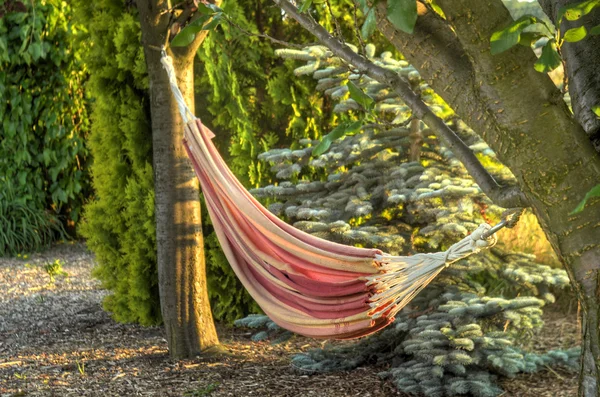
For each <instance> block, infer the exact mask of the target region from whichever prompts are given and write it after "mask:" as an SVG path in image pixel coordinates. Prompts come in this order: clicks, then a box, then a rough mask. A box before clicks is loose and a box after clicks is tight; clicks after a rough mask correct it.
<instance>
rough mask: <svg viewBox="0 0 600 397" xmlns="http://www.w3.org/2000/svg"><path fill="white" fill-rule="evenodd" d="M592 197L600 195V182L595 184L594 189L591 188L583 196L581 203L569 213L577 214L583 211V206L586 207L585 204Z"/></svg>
mask: <svg viewBox="0 0 600 397" xmlns="http://www.w3.org/2000/svg"><path fill="white" fill-rule="evenodd" d="M592 197H600V184H598V185H596V186H594V187H593V188H592V190H590V191H589V192H587V194H586V195H585V197H584V198H583V200H581V203H579V205H578V206H577V207H576V208H575V209H574V210H573V211H571V213H569V215H574V214H577V213H579V212H581V211H583V208H584V207H585V204H586V203H587V201H588V200H589V199H591V198H592Z"/></svg>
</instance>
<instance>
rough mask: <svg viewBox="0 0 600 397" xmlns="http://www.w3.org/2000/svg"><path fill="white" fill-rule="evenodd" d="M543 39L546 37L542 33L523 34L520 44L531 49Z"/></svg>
mask: <svg viewBox="0 0 600 397" xmlns="http://www.w3.org/2000/svg"><path fill="white" fill-rule="evenodd" d="M542 37H546V35H545V34H543V33H542V32H523V33H521V37H519V44H521V45H523V46H526V47H530V46H531V45H532V44H533V43H535V42H536V41H538V40H539V39H541V38H542Z"/></svg>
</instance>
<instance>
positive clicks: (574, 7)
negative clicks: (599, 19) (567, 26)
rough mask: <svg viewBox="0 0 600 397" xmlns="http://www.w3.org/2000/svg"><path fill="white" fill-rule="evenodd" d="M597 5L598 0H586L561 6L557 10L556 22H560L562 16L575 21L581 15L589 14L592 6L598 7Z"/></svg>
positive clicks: (599, 3)
mask: <svg viewBox="0 0 600 397" xmlns="http://www.w3.org/2000/svg"><path fill="white" fill-rule="evenodd" d="M599 5H600V0H587V1H581V2H579V3H573V4H569V5H566V6H564V7H561V8H560V9H559V10H558V23H559V24H560V22H561V20H562V18H563V16H564V17H565V18H567V19H568V20H569V21H576V20H578V19H579V18H581V17H582V16H584V15H587V14H589V13H590V12H591V11H592V10H593V9H594V8H596V7H598V6H599Z"/></svg>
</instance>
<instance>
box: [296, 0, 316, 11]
mask: <svg viewBox="0 0 600 397" xmlns="http://www.w3.org/2000/svg"><path fill="white" fill-rule="evenodd" d="M312 2H313V0H304V3H302V5H301V6H300V8H299V9H298V11H300V12H301V13H304V12H306V11H307V10H308V9H309V8H310V6H311V5H312Z"/></svg>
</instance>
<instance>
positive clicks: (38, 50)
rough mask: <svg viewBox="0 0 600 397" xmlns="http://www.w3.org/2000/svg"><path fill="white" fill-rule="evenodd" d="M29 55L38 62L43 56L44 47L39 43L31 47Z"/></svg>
mask: <svg viewBox="0 0 600 397" xmlns="http://www.w3.org/2000/svg"><path fill="white" fill-rule="evenodd" d="M29 53H30V54H31V58H32V59H33V61H34V62H35V61H37V60H38V59H40V57H41V56H42V46H41V45H40V43H38V42H37V41H36V42H34V43H31V45H30V46H29Z"/></svg>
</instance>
